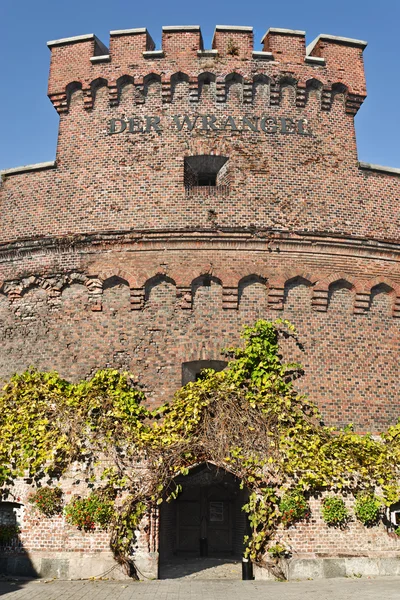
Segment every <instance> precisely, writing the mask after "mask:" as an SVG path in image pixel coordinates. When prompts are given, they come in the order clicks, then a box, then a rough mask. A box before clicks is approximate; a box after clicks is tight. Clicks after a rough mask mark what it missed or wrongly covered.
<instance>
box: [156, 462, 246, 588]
mask: <svg viewBox="0 0 400 600" xmlns="http://www.w3.org/2000/svg"><path fill="white" fill-rule="evenodd" d="M176 482H177V483H179V484H180V485H181V486H182V492H181V493H180V494H179V496H178V498H177V499H176V500H175V501H173V502H171V503H166V502H163V503H162V504H161V507H160V535H159V553H160V577H161V578H166V577H169V576H170V573H171V572H173V571H174V568H173V567H174V566H176V567H179V565H184V566H186V567H187V570H189V571H190V568H191V567H193V569H195V570H196V571H199V570H201V568H202V567H203V568H204V569H206V568H208V567H209V565H214V564H220V563H221V564H222V563H224V562H228V563H229V562H231V563H232V562H235V559H236V562H238V560H240V558H241V556H242V555H243V550H244V544H243V538H244V536H245V535H246V533H247V532H248V520H247V516H246V514H245V513H244V512H243V511H242V506H243V504H245V503H246V501H247V498H248V494H247V491H246V490H242V489H240V481H239V480H238V479H237V477H235V476H234V475H232V474H231V473H228V472H227V471H225V470H224V469H219V468H217V467H216V466H215V465H213V464H210V463H202V464H200V465H196V466H194V467H192V469H191V470H190V473H189V474H188V475H186V476H179V477H177V478H176ZM168 566H169V572H168V569H167V567H168ZM175 571H176V573H179V572H180V571H179V568H177V569H175Z"/></svg>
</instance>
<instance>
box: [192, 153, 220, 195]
mask: <svg viewBox="0 0 400 600" xmlns="http://www.w3.org/2000/svg"><path fill="white" fill-rule="evenodd" d="M227 167H228V158H227V157H226V156H217V155H214V154H209V155H208V154H202V155H198V156H187V157H186V158H185V172H184V181H185V187H186V189H187V190H192V189H194V188H218V189H220V190H223V189H224V188H226V189H227V188H228V184H229V175H228V168H227Z"/></svg>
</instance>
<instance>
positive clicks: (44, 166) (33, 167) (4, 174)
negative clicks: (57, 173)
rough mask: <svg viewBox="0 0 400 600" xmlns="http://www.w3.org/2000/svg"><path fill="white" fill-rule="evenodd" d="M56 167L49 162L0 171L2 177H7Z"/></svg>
mask: <svg viewBox="0 0 400 600" xmlns="http://www.w3.org/2000/svg"><path fill="white" fill-rule="evenodd" d="M56 166H57V164H56V161H55V160H52V161H49V162H42V163H36V164H34V165H24V166H22V167H14V168H12V169H4V170H3V171H0V175H1V176H2V177H8V176H9V175H17V174H18V173H28V172H29V171H43V170H45V169H54V168H55V167H56Z"/></svg>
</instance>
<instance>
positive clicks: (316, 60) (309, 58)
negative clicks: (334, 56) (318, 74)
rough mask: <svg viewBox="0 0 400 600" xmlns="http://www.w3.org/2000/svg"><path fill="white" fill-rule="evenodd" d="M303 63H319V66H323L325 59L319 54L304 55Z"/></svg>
mask: <svg viewBox="0 0 400 600" xmlns="http://www.w3.org/2000/svg"><path fill="white" fill-rule="evenodd" d="M304 62H305V63H308V64H309V65H321V66H325V64H326V63H325V59H324V58H322V57H321V56H306V57H305V59H304Z"/></svg>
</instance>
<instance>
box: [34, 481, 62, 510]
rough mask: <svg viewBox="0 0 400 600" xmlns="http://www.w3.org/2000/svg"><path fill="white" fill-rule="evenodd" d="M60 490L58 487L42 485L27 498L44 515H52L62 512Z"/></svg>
mask: <svg viewBox="0 0 400 600" xmlns="http://www.w3.org/2000/svg"><path fill="white" fill-rule="evenodd" d="M61 499H62V491H61V489H60V488H51V487H48V486H44V487H41V488H39V489H38V490H36V492H34V493H33V494H31V495H30V496H29V498H28V502H30V504H33V505H34V506H36V508H37V509H38V510H39V511H40V512H41V513H42V514H43V515H45V516H46V517H54V515H59V514H60V513H61V512H62V506H63V505H62V500H61Z"/></svg>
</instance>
